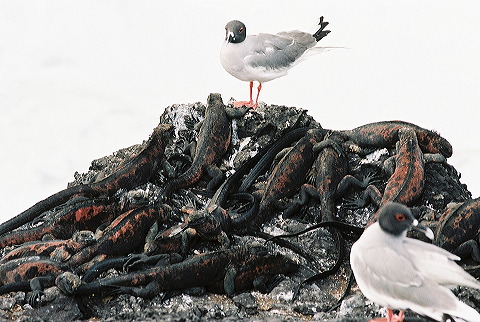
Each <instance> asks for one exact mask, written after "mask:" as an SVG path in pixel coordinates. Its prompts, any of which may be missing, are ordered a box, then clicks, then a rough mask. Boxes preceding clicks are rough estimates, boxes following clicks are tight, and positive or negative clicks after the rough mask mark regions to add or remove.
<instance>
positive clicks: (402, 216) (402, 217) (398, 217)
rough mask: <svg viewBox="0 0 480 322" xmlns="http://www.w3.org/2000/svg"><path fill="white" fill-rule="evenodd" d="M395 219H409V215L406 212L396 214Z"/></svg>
mask: <svg viewBox="0 0 480 322" xmlns="http://www.w3.org/2000/svg"><path fill="white" fill-rule="evenodd" d="M395 219H396V220H397V221H404V220H405V219H407V217H406V216H405V215H404V214H398V215H395Z"/></svg>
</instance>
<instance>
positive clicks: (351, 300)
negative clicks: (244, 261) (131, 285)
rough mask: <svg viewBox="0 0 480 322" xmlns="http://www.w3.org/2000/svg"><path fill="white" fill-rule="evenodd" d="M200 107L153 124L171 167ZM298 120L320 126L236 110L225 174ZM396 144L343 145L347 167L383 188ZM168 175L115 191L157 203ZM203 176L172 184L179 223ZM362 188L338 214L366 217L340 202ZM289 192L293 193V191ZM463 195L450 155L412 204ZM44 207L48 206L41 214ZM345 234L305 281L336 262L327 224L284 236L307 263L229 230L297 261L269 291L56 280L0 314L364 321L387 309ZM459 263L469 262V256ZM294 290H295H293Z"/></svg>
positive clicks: (474, 299)
mask: <svg viewBox="0 0 480 322" xmlns="http://www.w3.org/2000/svg"><path fill="white" fill-rule="evenodd" d="M204 113H205V106H204V105H203V104H201V103H195V104H178V105H173V106H170V107H167V108H166V110H165V112H164V113H163V114H162V115H161V117H160V123H170V124H173V125H174V128H175V133H174V136H173V137H172V139H171V142H170V143H169V145H168V146H167V148H166V156H167V157H168V158H170V160H171V163H172V165H173V166H174V167H175V168H176V172H177V173H181V172H182V171H183V170H184V169H185V167H186V166H187V165H186V163H185V162H184V160H179V159H178V158H176V157H175V156H176V155H178V154H179V153H181V152H183V151H184V150H185V149H186V148H187V146H188V144H189V143H190V142H191V141H194V140H195V139H196V135H197V133H198V132H197V129H196V128H195V124H196V123H198V122H199V121H201V120H202V119H203V115H204ZM320 121H321V120H320ZM324 126H327V125H324ZM300 127H315V128H319V127H321V125H320V123H318V122H317V121H316V120H314V119H313V118H312V117H311V116H309V115H308V113H307V111H305V110H301V109H298V108H291V107H285V106H273V105H272V106H265V105H262V106H260V107H259V108H258V109H257V110H256V111H250V112H248V113H247V114H246V115H245V117H243V118H242V119H239V120H234V121H233V131H234V133H233V136H232V144H231V146H230V148H229V151H228V152H227V154H226V155H225V156H224V158H223V160H222V162H221V164H220V169H221V170H223V171H224V172H225V173H226V174H227V176H229V175H231V174H232V173H234V172H235V170H236V169H237V168H238V167H239V166H240V165H241V164H243V163H244V162H245V161H246V160H248V159H249V158H250V157H252V156H253V155H255V154H256V153H257V152H258V151H259V150H260V149H261V148H262V147H264V146H266V145H267V144H269V143H271V142H273V141H274V140H276V139H278V138H280V137H281V136H282V135H283V134H284V133H286V131H288V130H290V129H292V128H300ZM143 144H144V143H143ZM143 144H142V143H141V144H138V145H135V146H132V147H129V148H125V149H121V150H119V151H117V152H115V153H113V154H112V155H110V156H106V157H103V158H100V159H98V160H94V161H93V162H92V165H91V167H90V169H89V171H88V172H86V173H84V174H79V173H75V181H74V182H72V183H70V184H69V186H71V185H76V184H80V183H91V182H95V181H98V180H101V179H102V178H104V177H106V176H108V175H109V174H111V173H112V172H113V171H115V169H116V168H117V167H118V166H119V165H120V164H121V162H122V161H123V160H125V159H128V158H129V157H131V156H133V155H135V154H136V153H138V152H139V151H140V150H141V149H142V147H143ZM393 152H394V151H393V150H387V149H379V150H375V151H371V152H370V153H368V154H366V155H359V154H355V153H351V152H349V153H348V157H349V172H350V174H352V175H354V176H355V177H357V178H358V179H360V180H361V179H362V178H363V177H364V176H365V175H366V174H367V172H368V171H371V170H372V169H373V170H375V171H376V172H377V173H378V175H379V177H380V178H381V180H380V182H379V183H378V184H376V185H377V187H378V188H379V189H380V191H383V189H384V188H385V181H386V179H387V178H386V175H385V174H384V173H383V169H382V164H383V162H384V161H385V160H386V159H387V158H388V157H389V156H391V155H392V154H393ZM447 162H448V161H447ZM271 170H272V169H269V170H268V171H267V173H265V174H264V175H263V176H260V178H259V180H258V181H260V182H261V181H265V180H266V178H267V175H268V174H269V173H270V171H271ZM168 180H169V178H168V174H167V173H166V172H165V171H164V170H162V169H160V170H159V171H158V172H157V173H156V174H155V175H154V177H153V178H152V179H151V180H150V182H149V183H147V184H145V185H143V186H140V187H137V188H135V189H133V190H131V191H119V192H117V194H116V195H115V198H117V199H118V202H120V203H122V204H124V205H128V204H135V203H148V202H156V201H158V200H159V198H160V196H161V193H162V191H163V187H164V184H165V182H167V181H168ZM257 183H258V182H257ZM206 184H207V181H206V178H203V179H201V180H200V181H199V182H197V183H196V184H195V185H194V186H193V187H191V188H189V189H181V190H179V191H177V192H176V193H174V195H173V198H172V200H171V205H172V207H173V208H174V212H175V213H176V221H177V223H179V222H181V221H182V220H183V216H184V215H183V213H182V212H181V210H180V209H181V207H183V206H185V205H189V206H194V207H195V208H197V209H199V208H202V207H204V205H205V204H206V202H207V201H208V200H209V198H208V196H207V195H206V194H204V193H202V192H201V191H202V190H204V189H205V187H206ZM361 192H362V190H360V189H352V190H350V191H349V193H348V194H347V195H346V196H345V197H344V199H341V200H339V202H338V203H337V214H336V215H337V219H338V220H341V221H344V222H347V223H350V224H354V225H357V226H364V225H365V224H366V222H367V220H368V218H369V216H370V215H371V214H373V213H374V212H375V210H376V208H375V207H374V206H373V205H369V206H367V207H366V208H362V209H358V210H350V209H346V208H344V207H343V204H344V202H345V200H348V199H351V198H358V197H359V196H360V195H361ZM191 193H194V194H195V197H192V194H191ZM294 198H298V195H297V196H294ZM469 198H471V194H470V192H469V191H468V189H467V187H466V186H465V185H464V184H462V183H461V182H460V174H459V173H457V171H456V170H455V169H454V168H453V167H452V166H451V165H449V164H448V163H432V164H427V166H426V184H425V190H424V192H423V194H422V196H421V197H420V199H419V200H417V201H416V202H415V203H414V205H413V208H414V213H415V214H417V215H418V216H419V217H420V220H423V221H424V222H427V223H429V224H430V225H431V226H433V227H434V226H435V220H438V218H439V216H440V214H441V212H442V211H443V210H444V209H445V207H446V206H447V204H448V203H450V202H462V201H465V200H467V199H469ZM286 201H288V200H286ZM319 212H320V206H319V204H318V203H317V202H315V201H310V202H309V203H308V204H307V205H305V206H303V207H302V208H301V209H300V210H299V212H298V213H297V214H296V215H295V216H293V217H290V218H284V217H283V216H282V211H280V210H279V211H277V212H276V213H275V217H274V218H273V219H272V220H270V221H269V222H268V223H266V224H265V225H264V227H263V230H264V231H265V232H267V233H269V234H272V235H280V234H286V233H294V232H298V231H301V230H302V229H305V228H307V227H309V226H310V225H311V224H314V223H315V219H316V218H319V216H318V213H319ZM52 213H54V211H52ZM48 215H49V214H48V213H47V214H46V216H48ZM171 224H173V223H171ZM165 228H166V227H165ZM342 237H343V239H344V240H345V254H346V256H345V257H344V260H343V262H342V264H341V266H340V268H339V270H338V271H337V272H336V273H335V274H333V275H330V276H328V277H325V278H322V279H319V280H317V281H314V282H309V283H304V284H302V281H304V280H305V279H306V278H308V277H310V276H312V275H314V274H315V273H319V272H323V271H326V270H328V269H329V268H331V267H332V265H333V264H334V263H335V260H336V258H337V256H338V252H339V248H338V243H336V241H335V238H334V236H333V235H332V234H331V233H330V231H329V230H328V229H322V228H320V229H316V230H313V231H310V232H308V233H305V234H302V235H300V236H297V237H293V238H289V241H290V242H292V243H293V244H296V245H298V246H300V247H301V248H303V249H305V250H308V251H309V252H310V253H311V254H312V255H313V256H314V257H315V259H316V260H315V262H314V263H312V262H309V261H307V260H306V259H304V258H302V257H301V256H299V255H298V254H296V253H294V252H292V251H291V250H289V249H286V248H283V247H280V246H278V245H276V244H275V243H273V242H265V240H263V239H259V238H255V237H252V236H248V235H236V234H233V235H232V236H231V238H232V243H233V244H234V245H242V244H244V243H247V242H251V241H256V242H260V243H262V244H265V245H266V246H267V247H268V248H269V250H270V251H271V252H280V253H282V254H286V255H287V256H289V257H290V258H292V259H294V260H295V261H297V262H298V263H300V264H301V265H300V269H299V270H298V271H297V272H296V273H294V274H291V275H289V276H281V280H280V282H279V283H278V285H277V286H276V287H275V288H274V289H273V290H272V291H271V292H269V293H266V294H263V293H260V292H258V291H256V290H252V291H247V292H242V293H238V294H235V295H234V296H233V297H232V298H229V297H227V296H226V295H223V294H212V293H204V292H201V291H198V290H196V291H195V290H187V291H185V292H177V293H171V292H168V293H161V294H159V295H158V296H156V297H154V298H153V299H143V298H138V297H134V296H131V295H116V296H109V295H107V296H98V297H90V298H86V299H85V298H83V299H80V300H79V299H75V298H71V297H67V296H64V295H63V294H61V292H59V291H58V289H57V288H56V287H53V288H51V289H49V290H47V291H46V297H45V298H44V301H45V303H44V304H43V305H42V306H41V307H39V308H35V309H33V308H31V307H30V306H29V305H28V304H26V301H25V293H24V292H15V293H10V294H7V295H3V296H0V319H13V320H19V321H44V320H45V321H50V320H56V321H59V320H63V321H71V320H77V319H81V318H82V314H81V312H80V310H79V306H80V307H83V306H86V307H87V308H88V310H90V311H91V312H92V313H93V314H94V316H95V320H101V321H118V320H129V321H149V320H164V321H203V320H213V319H215V320H223V321H229V320H231V321H234V320H238V319H243V320H246V321H249V320H250V321H298V320H332V321H367V320H368V319H370V318H372V317H381V316H384V315H385V312H386V311H385V310H384V308H382V307H379V306H378V305H376V304H374V303H371V302H370V301H368V300H367V299H366V298H365V297H364V296H363V295H362V293H361V292H360V290H359V289H358V287H357V286H356V284H355V282H354V280H353V279H352V276H351V270H350V267H349V263H348V253H349V250H350V247H351V245H352V243H353V242H354V241H355V239H356V237H357V236H356V235H355V234H353V233H345V234H343V235H342ZM219 247H220V245H219V244H218V243H215V242H200V243H198V244H196V245H195V246H194V247H193V248H192V249H191V250H190V253H189V254H190V255H193V254H196V253H199V252H205V251H211V250H216V249H219ZM4 251H5V250H4ZM466 264H471V263H468V262H467V263H466ZM121 273H122V272H117V271H115V270H110V271H108V272H106V273H105V274H104V275H106V276H114V275H118V274H121ZM297 290H298V294H296V291H297ZM454 292H455V294H456V295H458V296H459V297H460V298H461V299H462V300H463V301H465V302H466V303H467V304H468V305H470V306H473V307H477V308H478V307H479V305H480V291H474V290H470V289H465V288H455V289H454ZM295 295H296V296H295ZM294 296H295V298H294ZM406 316H407V318H406V321H421V320H423V319H422V318H421V317H419V316H417V315H415V314H414V313H412V312H409V311H407V312H406Z"/></svg>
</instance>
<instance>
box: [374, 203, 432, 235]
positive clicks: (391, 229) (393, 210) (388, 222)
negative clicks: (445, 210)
mask: <svg viewBox="0 0 480 322" xmlns="http://www.w3.org/2000/svg"><path fill="white" fill-rule="evenodd" d="M377 220H378V224H379V225H380V227H381V228H382V230H383V231H385V232H387V233H389V234H392V235H395V236H400V235H402V234H403V233H404V232H405V231H407V230H408V229H410V228H412V229H414V230H417V231H419V232H422V233H424V234H425V236H427V237H428V238H430V239H433V232H432V231H431V230H430V229H429V228H427V227H424V226H421V225H419V224H418V221H417V219H415V217H414V216H413V214H412V212H411V211H410V208H408V207H407V206H405V205H402V204H401V203H398V202H389V203H387V204H385V205H384V206H383V207H381V208H380V209H379V210H378V217H377Z"/></svg>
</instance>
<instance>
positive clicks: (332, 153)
mask: <svg viewBox="0 0 480 322" xmlns="http://www.w3.org/2000/svg"><path fill="white" fill-rule="evenodd" d="M334 136H335V133H333V135H329V138H328V139H325V140H324V141H322V142H320V143H318V144H316V145H315V146H314V151H318V156H317V158H316V160H315V162H314V164H313V166H312V169H311V173H312V174H316V176H315V179H314V180H315V186H312V185H311V184H308V183H307V184H304V185H303V186H302V187H301V191H300V199H299V200H298V201H296V202H294V204H293V205H292V206H290V208H289V209H287V210H286V214H285V215H286V216H287V217H288V216H290V214H292V213H293V212H296V211H297V210H298V206H300V205H304V204H306V203H307V201H308V199H309V197H312V198H314V199H315V200H318V201H319V202H320V206H321V209H322V211H321V212H320V213H318V214H317V215H316V217H315V218H314V221H316V222H320V221H321V220H323V221H333V220H335V213H336V207H335V202H336V201H337V200H338V199H339V198H340V197H342V196H343V195H344V194H345V193H346V192H347V191H348V189H349V188H350V187H352V186H356V187H359V188H365V187H366V186H367V185H368V183H369V182H370V179H371V178H370V177H367V178H365V179H364V180H363V182H362V181H360V180H358V179H357V178H355V177H353V176H351V175H349V174H348V158H347V156H346V154H345V153H344V151H343V150H342V149H341V148H340V143H341V142H337V139H338V138H335V137H334Z"/></svg>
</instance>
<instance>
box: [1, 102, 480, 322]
mask: <svg viewBox="0 0 480 322" xmlns="http://www.w3.org/2000/svg"><path fill="white" fill-rule="evenodd" d="M305 112H306V111H303V110H299V109H296V108H287V107H282V106H268V107H260V108H258V109H257V110H251V109H233V108H229V107H226V106H225V105H224V104H223V101H222V99H221V97H220V95H218V94H211V95H210V96H209V98H208V102H207V105H206V106H204V105H203V104H201V103H196V104H190V105H174V106H171V107H168V108H167V109H166V110H165V112H164V114H163V115H162V116H161V117H160V124H159V125H158V126H157V127H156V128H155V129H154V131H153V133H152V135H151V136H150V138H149V139H148V140H147V141H146V142H144V143H143V144H141V145H138V146H134V147H131V148H127V149H124V150H121V151H119V152H117V153H116V154H114V155H113V156H111V157H107V158H102V159H99V160H95V161H94V162H92V167H91V169H90V171H89V172H87V173H85V174H83V175H81V174H76V175H75V178H76V180H75V182H74V183H72V184H70V185H69V187H68V188H67V189H65V190H63V191H60V192H58V193H56V194H54V195H52V196H51V197H48V198H47V199H45V200H42V201H40V202H38V203H37V204H35V205H33V206H32V207H31V208H29V209H27V210H26V211H24V212H23V213H21V214H19V215H18V216H16V217H14V218H13V219H11V220H9V221H7V222H5V223H3V224H1V225H0V245H1V247H2V248H3V250H2V252H3V255H4V256H3V258H2V260H1V266H0V293H1V294H7V293H9V295H10V296H15V294H17V293H18V292H20V293H21V292H27V296H25V297H24V298H23V299H22V300H18V302H19V304H23V303H24V302H27V303H28V304H29V305H31V306H34V307H38V308H37V309H36V310H33V311H32V312H39V313H37V314H38V316H41V313H40V312H42V309H44V308H45V306H44V305H42V304H43V303H44V302H45V301H47V299H46V296H45V293H46V290H45V288H50V287H52V288H55V289H60V290H61V291H62V293H61V294H64V295H66V297H62V296H61V295H58V296H57V297H56V299H55V300H54V301H53V302H52V303H56V302H60V301H65V300H66V299H70V300H71V301H74V303H76V304H78V308H79V309H80V311H76V312H77V313H81V314H82V315H83V316H84V317H86V316H91V315H96V316H98V317H104V318H106V317H107V316H108V315H107V314H106V313H105V311H102V310H101V307H102V305H103V306H104V305H105V303H102V302H99V301H100V300H99V299H103V298H106V297H111V296H117V295H118V296H117V297H116V298H121V296H122V295H121V294H127V295H133V296H135V297H142V298H149V299H152V300H151V301H152V302H154V303H162V305H161V307H162V308H160V307H158V306H157V307H155V310H156V311H155V312H156V313H150V314H157V315H159V314H162V313H160V312H162V310H165V309H166V308H165V307H168V305H165V303H168V301H170V302H174V301H175V299H177V300H178V299H181V297H179V296H178V295H177V296H175V294H178V292H180V293H181V294H193V293H195V294H197V293H199V292H200V294H204V295H203V297H205V296H207V295H205V293H204V292H205V291H207V292H208V293H206V294H212V293H225V294H226V295H227V296H228V297H226V298H225V299H224V301H228V298H229V297H230V298H232V299H233V301H234V302H235V304H236V306H235V307H236V308H237V310H236V311H235V310H234V311H233V313H232V312H231V316H236V317H245V316H252V317H256V318H259V317H262V316H263V317H267V316H269V315H268V314H269V313H268V312H269V311H272V307H273V311H275V310H277V314H278V310H282V312H284V313H282V314H283V315H282V317H284V318H292V319H298V318H302V317H305V316H311V315H314V314H317V315H316V317H317V318H338V317H342V316H349V314H354V313H352V312H350V313H349V312H346V313H345V312H344V309H342V307H341V308H340V309H338V305H340V303H342V305H343V307H346V306H347V305H346V304H345V303H350V302H349V301H348V300H347V301H343V302H341V301H342V299H343V298H344V296H345V295H347V294H349V292H350V293H351V291H350V287H351V283H352V277H351V274H350V270H349V266H348V261H347V259H346V258H348V256H345V254H346V253H347V252H348V250H349V247H350V245H351V243H352V242H353V241H354V240H355V239H356V238H357V237H358V236H359V235H360V234H361V232H362V231H363V228H364V227H365V226H366V225H368V224H370V223H372V222H373V221H374V220H375V211H376V209H377V208H378V207H379V206H381V205H383V204H384V203H386V202H388V201H398V202H402V203H404V204H407V205H409V206H411V207H413V209H414V211H415V212H416V214H417V215H418V217H419V218H420V219H423V220H424V221H426V223H427V224H430V225H431V226H432V227H434V228H435V227H437V226H438V229H437V234H436V240H435V242H436V243H437V244H438V245H440V246H442V247H444V248H446V249H448V250H450V251H453V252H455V253H457V254H459V255H460V256H462V258H464V259H465V263H466V265H468V266H467V267H466V269H468V270H469V271H470V272H471V273H472V274H476V276H479V275H480V269H479V267H478V261H479V260H480V254H479V252H478V244H477V243H476V241H475V239H476V238H478V234H479V232H480V209H479V207H480V202H479V200H478V199H471V195H470V193H469V192H468V190H467V189H466V187H465V186H464V185H462V184H461V183H460V182H459V175H458V174H457V172H456V171H455V169H454V168H453V167H452V166H450V165H449V164H448V163H447V161H446V160H447V158H448V157H450V156H451V155H452V147H451V145H450V144H449V143H448V141H447V140H446V139H444V138H442V137H441V136H440V135H439V134H438V133H436V132H433V131H429V130H426V129H423V128H421V127H419V126H417V125H414V124H411V123H407V122H401V121H387V122H378V123H371V124H367V125H364V126H361V127H358V128H355V129H353V130H343V131H336V130H328V129H324V128H323V127H322V126H321V125H320V124H319V123H317V122H316V121H315V120H314V119H313V118H312V117H310V116H309V115H307V114H306V113H305ZM192 143H193V144H192ZM451 202H455V203H456V204H455V205H454V206H452V205H451V204H450V203H451ZM449 204H450V205H449ZM447 205H448V207H447ZM437 222H439V223H437ZM274 236H280V237H274ZM470 254H471V255H470ZM254 289H255V290H257V291H252V290H254ZM246 291H248V292H250V293H244V292H246ZM15 292H16V293H15ZM252 292H253V293H252ZM357 293H358V291H357ZM59 294H60V293H59ZM242 294H255V296H256V297H255V299H256V301H253V300H252V299H249V300H248V301H247V302H248V303H249V305H250V306H249V305H247V304H245V299H244V297H245V296H243V297H242ZM260 294H261V295H260ZM279 294H283V297H286V298H288V300H285V299H283V300H278V298H279V297H281V296H279ZM286 294H288V295H286ZM123 296H125V295H123ZM180 296H181V295H180ZM265 296H272V297H270V298H269V301H270V302H271V303H273V302H275V300H274V299H275V298H276V304H274V305H273V306H270V307H268V308H265V309H263V310H262V309H261V305H260V304H259V302H260V300H259V299H260V298H262V297H263V298H262V299H263V300H264V301H265ZM479 299H480V295H478V294H476V295H471V296H470V298H469V300H471V301H478V300H479ZM124 300H125V298H124ZM252 303H253V304H252ZM62 305H64V303H63V302H62ZM145 305H146V304H145ZM271 305H272V304H271ZM74 306H75V307H76V305H73V306H72V307H74ZM251 306H254V307H255V309H253V310H252V309H251V308H250V309H249V307H251ZM0 311H1V310H0ZM13 311H14V309H13V305H12V307H11V308H10V310H8V309H7V310H6V311H5V312H7V313H8V314H10V313H12V312H13ZM221 311H223V310H222V309H221V308H217V312H221ZM25 312H27V311H25ZM32 312H31V313H28V314H33V316H35V313H32ZM285 312H287V313H285ZM327 312H328V313H327ZM0 313H1V312H0ZM7 313H5V314H7ZM170 313H171V312H170ZM12 314H13V313H12ZM163 314H164V313H163ZM177 314H180V316H181V314H182V313H181V311H179V312H177ZM183 314H187V315H188V314H192V313H191V312H189V311H188V310H185V311H184V312H183ZM208 314H209V313H208V312H205V310H202V309H201V308H199V311H198V312H196V313H195V316H197V317H202V316H205V317H208ZM222 314H223V313H222ZM271 314H273V315H270V316H275V313H271ZM285 314H286V315H285ZM288 314H290V315H288ZM361 314H363V315H362V316H358V315H357V317H364V318H366V317H367V316H368V315H372V314H376V312H368V311H365V310H364V311H363V312H362V313H361ZM350 316H351V315H350ZM190 317H192V316H190ZM75 318H78V316H75Z"/></svg>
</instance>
